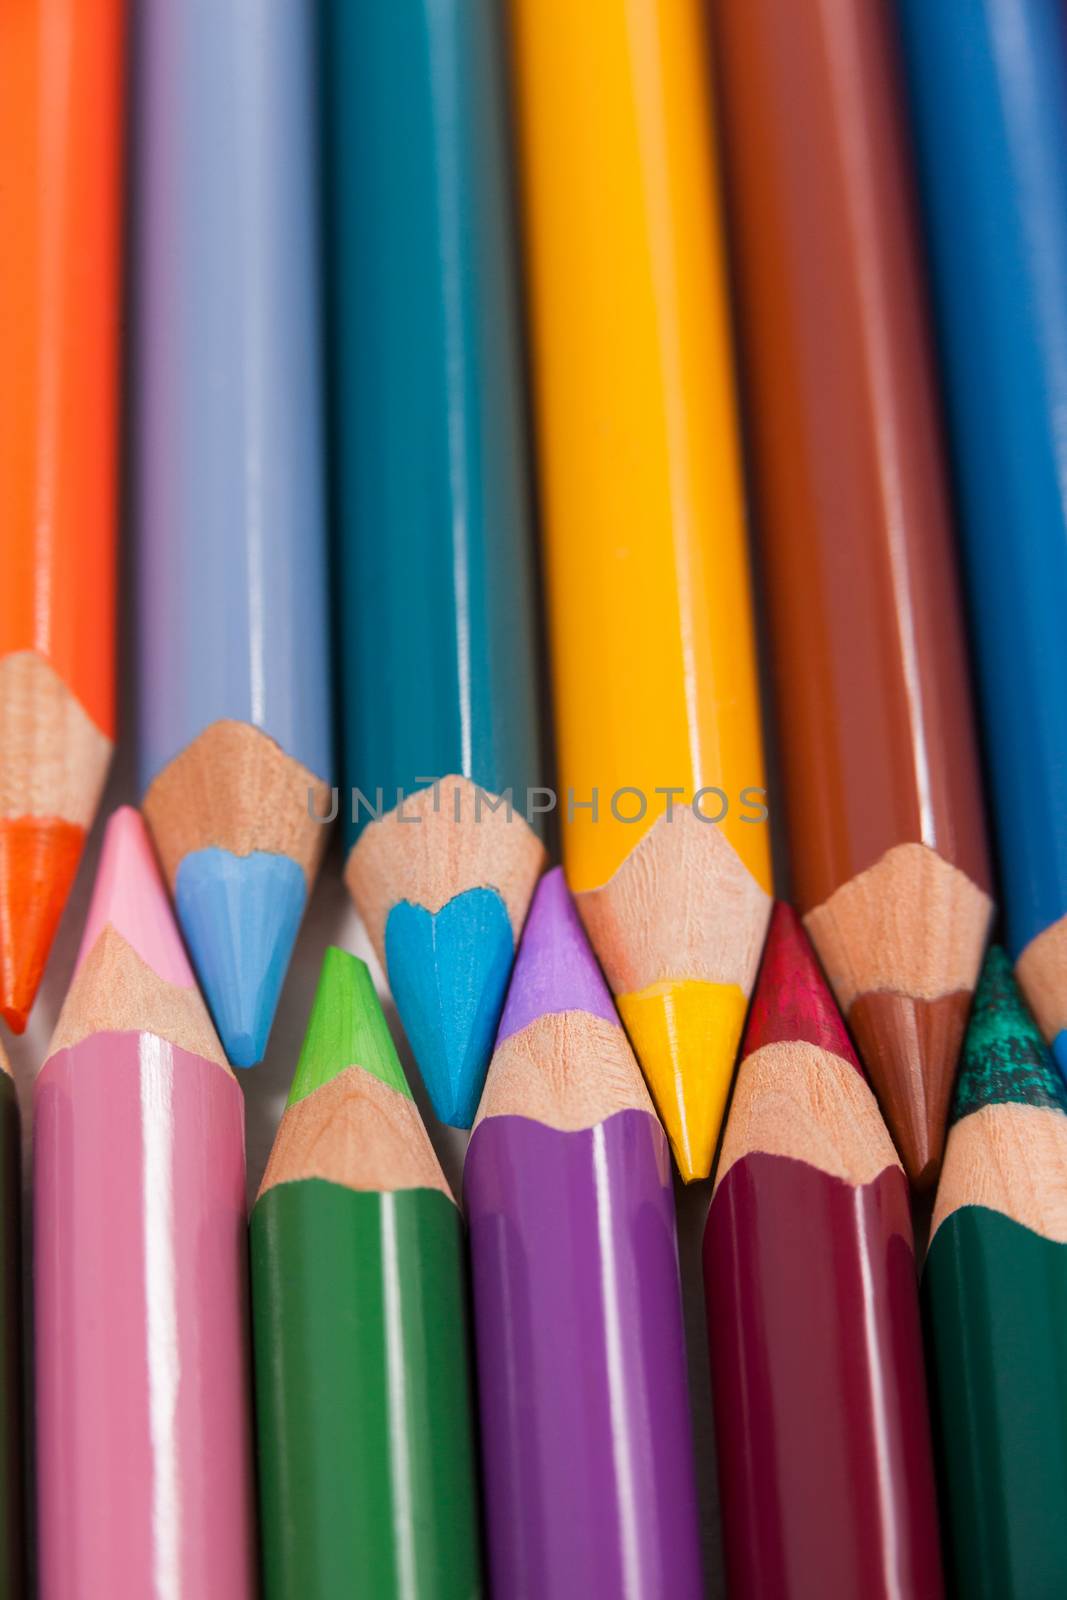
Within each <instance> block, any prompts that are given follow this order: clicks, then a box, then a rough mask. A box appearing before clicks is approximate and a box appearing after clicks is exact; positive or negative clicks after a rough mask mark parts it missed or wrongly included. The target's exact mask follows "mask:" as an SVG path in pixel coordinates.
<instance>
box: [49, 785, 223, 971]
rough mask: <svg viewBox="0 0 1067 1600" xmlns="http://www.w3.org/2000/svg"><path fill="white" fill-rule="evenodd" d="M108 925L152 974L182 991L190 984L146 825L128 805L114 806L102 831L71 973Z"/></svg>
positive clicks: (80, 964)
mask: <svg viewBox="0 0 1067 1600" xmlns="http://www.w3.org/2000/svg"><path fill="white" fill-rule="evenodd" d="M108 925H110V926H111V927H112V928H114V930H115V932H116V933H117V934H119V935H121V937H122V938H123V939H124V940H125V941H126V943H127V944H128V945H129V946H130V948H131V949H132V950H133V951H134V952H135V953H136V954H137V955H138V956H139V957H140V959H141V960H142V961H144V962H145V963H146V964H147V965H148V966H149V967H150V968H151V969H152V971H153V972H154V973H155V974H156V976H157V977H159V978H162V979H163V980H164V981H165V982H167V983H173V984H177V985H178V986H179V987H180V988H183V989H191V988H193V987H194V984H195V979H194V978H193V973H192V968H191V967H190V965H189V961H188V957H187V956H186V954H185V949H184V947H183V945H182V941H181V935H180V934H179V932H178V926H177V923H176V922H175V920H174V912H173V910H172V908H171V903H170V897H169V896H168V894H167V890H166V887H165V885H164V883H163V879H162V876H161V875H160V871H159V867H158V865H157V862H156V857H155V852H154V850H153V849H152V841H151V839H150V838H149V835H148V829H147V828H146V827H145V824H144V819H143V818H142V816H141V813H140V812H139V811H137V810H135V808H134V807H133V806H119V807H118V809H117V810H116V811H113V812H112V814H111V816H110V817H109V818H108V822H107V826H106V827H105V829H104V839H103V844H102V845H101V847H100V860H99V862H98V864H97V868H96V879H95V881H94V883H93V892H92V898H91V899H90V901H89V912H88V915H87V917H86V919H85V927H84V928H83V930H82V938H81V945H80V946H79V949H78V959H77V961H76V963H75V966H74V975H75V976H77V974H78V972H79V971H80V970H81V967H82V965H83V963H84V962H85V960H86V958H87V957H88V955H89V954H90V952H91V951H92V949H93V946H94V945H95V944H96V941H97V940H98V939H99V937H100V935H101V933H102V932H103V931H104V928H105V927H107V926H108Z"/></svg>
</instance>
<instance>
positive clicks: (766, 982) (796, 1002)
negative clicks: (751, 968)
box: [741, 900, 862, 1072]
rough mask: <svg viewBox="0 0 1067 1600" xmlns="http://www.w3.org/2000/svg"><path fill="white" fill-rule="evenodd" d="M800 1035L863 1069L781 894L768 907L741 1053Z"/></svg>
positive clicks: (794, 916) (800, 926)
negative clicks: (762, 949)
mask: <svg viewBox="0 0 1067 1600" xmlns="http://www.w3.org/2000/svg"><path fill="white" fill-rule="evenodd" d="M798 1039H802V1040H805V1041H806V1042H807V1043H808V1044H813V1045H817V1046H818V1047H819V1048H820V1049H821V1050H829V1051H830V1052H831V1053H832V1054H833V1055H835V1056H840V1058H841V1060H842V1061H847V1062H848V1063H849V1064H850V1065H851V1066H853V1067H855V1069H856V1071H857V1072H861V1071H862V1069H861V1067H860V1064H859V1061H858V1060H857V1057H856V1052H855V1050H854V1049H853V1048H852V1041H851V1039H850V1038H849V1036H848V1033H847V1031H846V1028H845V1024H844V1023H843V1022H842V1020H841V1013H840V1011H839V1010H838V1009H837V1002H836V1001H835V1000H834V997H833V995H832V994H831V992H830V986H829V984H828V983H827V981H826V979H825V977H824V976H823V972H822V968H821V967H820V966H819V962H818V959H817V957H816V955H815V951H814V948H813V947H812V943H811V940H810V939H809V938H808V936H807V934H806V933H805V931H804V924H803V923H802V922H801V920H800V918H799V917H798V916H797V914H796V912H795V911H794V910H793V907H792V906H790V905H787V904H786V903H785V902H784V901H781V900H780V901H778V902H777V904H776V905H775V907H774V910H773V911H772V913H771V922H770V928H769V930H768V933H767V943H766V946H765V947H764V951H763V962H762V964H761V966H760V970H759V977H758V978H757V979H756V987H755V990H754V992H753V995H752V1009H751V1011H750V1012H749V1018H748V1026H747V1028H746V1029H745V1038H744V1043H743V1045H742V1047H741V1055H742V1058H744V1057H745V1056H750V1055H753V1054H754V1053H755V1052H756V1051H757V1050H761V1049H762V1048H763V1046H764V1045H771V1044H786V1043H792V1042H793V1041H794V1040H798Z"/></svg>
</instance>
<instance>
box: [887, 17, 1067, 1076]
mask: <svg viewBox="0 0 1067 1600" xmlns="http://www.w3.org/2000/svg"><path fill="white" fill-rule="evenodd" d="M898 12H899V16H900V19H901V23H902V28H903V37H904V46H905V57H906V61H907V68H908V78H909V85H910V92H911V100H912V111H913V118H914V125H915V135H916V143H917V148H918V155H919V168H920V177H921V187H922V192H923V199H924V203H925V211H926V220H927V227H928V232H929V243H930V252H931V258H932V265H933V283H934V291H935V302H936V309H937V313H938V329H939V335H940V341H941V346H942V354H943V358H944V365H945V376H946V385H947V399H948V412H949V423H950V430H951V438H952V444H953V451H954V463H955V469H956V475H957V480H958V489H959V500H960V510H961V532H962V548H963V563H964V568H965V572H966V578H967V585H968V590H969V598H970V606H971V616H972V624H973V632H974V642H975V646H976V650H977V664H978V675H979V687H980V698H981V709H982V717H983V723H984V734H985V745H986V752H987V756H988V762H989V769H990V774H991V778H992V799H993V809H994V822H995V826H996V836H997V842H998V845H999V854H1000V870H1001V877H1002V890H1003V903H1004V911H1005V921H1006V934H1007V941H1008V945H1009V948H1010V952H1011V956H1012V959H1013V960H1014V962H1015V964H1016V972H1017V975H1018V977H1019V980H1020V983H1021V984H1022V987H1023V989H1024V990H1025V992H1026V994H1027V998H1028V999H1029V1001H1030V1004H1031V1007H1032V1009H1033V1010H1034V1013H1035V1015H1036V1016H1037V1019H1038V1021H1039V1022H1040V1024H1041V1028H1042V1031H1043V1033H1044V1035H1045V1038H1046V1039H1047V1040H1048V1041H1049V1042H1050V1044H1051V1045H1052V1048H1053V1053H1054V1054H1055V1056H1056V1059H1057V1061H1058V1062H1059V1065H1060V1067H1061V1069H1063V1070H1067V425H1065V421H1064V419H1065V417H1067V13H1065V11H1064V9H1063V7H1062V5H1061V4H1060V0H952V3H951V4H950V3H947V0H937V3H934V0H901V4H900V5H899V7H898Z"/></svg>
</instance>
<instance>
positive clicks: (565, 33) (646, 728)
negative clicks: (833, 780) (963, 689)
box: [512, 0, 771, 1179]
mask: <svg viewBox="0 0 1067 1600" xmlns="http://www.w3.org/2000/svg"><path fill="white" fill-rule="evenodd" d="M512 11H513V19H514V24H515V27H514V34H515V55H516V61H517V85H516V91H517V98H518V108H519V109H518V122H519V144H520V150H521V156H522V168H523V172H524V176H525V209H526V218H525V220H526V231H527V240H528V255H529V278H530V291H531V315H532V345H533V367H534V377H535V392H536V398H537V401H538V406H537V421H538V424H539V434H540V445H541V476H542V498H543V503H544V517H545V536H546V559H547V579H548V610H549V633H550V644H551V654H552V668H553V679H554V685H555V705H556V724H557V739H558V747H559V766H560V787H561V790H562V791H563V793H562V795H561V811H562V814H563V817H564V833H563V850H564V865H565V867H566V872H567V881H568V883H569V884H570V887H571V888H572V890H574V892H575V894H576V896H577V902H578V909H579V911H580V913H581V916H582V920H583V922H584V923H585V926H586V929H587V930H588V933H589V936H590V938H591V939H592V942H593V945H594V948H595V949H596V952H597V955H598V956H599V958H600V962H601V964H602V966H603V967H604V970H605V973H606V975H607V978H608V982H609V984H610V985H611V988H612V989H613V990H614V993H615V998H616V1002H617V1004H618V1007H619V1011H620V1013H621V1016H622V1020H623V1022H624V1024H625V1025H626V1029H627V1031H628V1033H629V1035H630V1038H631V1040H632V1041H633V1045H634V1049H635V1050H636V1052H637V1056H638V1059H639V1061H640V1062H641V1065H642V1067H643V1069H644V1072H645V1076H646V1078H647V1080H648V1083H649V1087H650V1089H651V1091H652V1095H653V1098H654V1099H655V1102H656V1105H657V1107H658V1110H659V1113H660V1116H661V1117H662V1118H663V1122H664V1126H665V1127H666V1130H667V1133H668V1135H669V1136H670V1140H671V1144H672V1146H673V1149H674V1155H675V1159H676V1161H677V1163H678V1167H679V1170H680V1171H681V1173H682V1176H683V1177H684V1178H686V1179H690V1178H698V1177H703V1176H706V1174H707V1173H708V1171H709V1170H710V1167H711V1158H712V1152H713V1150H714V1148H715V1143H716V1138H717V1136H718V1129H719V1124H720V1122H721V1119H722V1112H723V1107H724V1105H725V1101H726V1095H727V1091H728V1089H729V1084H730V1079H731V1076H732V1073H733V1066H734V1059H735V1056H736V1052H737V1044H738V1040H739V1038H740V1035H741V1026H742V1023H743V1021H744V1014H745V1008H746V1005H747V1002H748V996H749V993H750V991H751V987H752V981H753V978H754V977H755V972H756V967H757V964H758V962H759V953H760V949H761V946H762V943H763V935H764V932H765V929H766V923H767V917H768V915H769V912H770V888H771V879H770V848H769V841H768V830H767V828H766V826H765V825H764V824H763V822H761V821H760V820H759V818H760V817H761V816H762V817H764V818H765V816H766V811H765V808H764V805H763V800H764V795H763V782H764V778H763V755H762V746H761V735H760V720H759V706H758V699H757V686H756V668H755V656H754V645H753V630H752V618H751V607H750V598H749V580H748V570H747V558H746V551H745V531H744V506H743V501H742V485H741V475H740V466H739V451H738V439H737V418H736V412H735V404H734V396H733V389H732V371H731V352H730V339H729V327H728V319H727V307H726V294H725V287H724V267H723V260H722V241H721V237H720V230H719V222H718V219H717V215H716V195H715V173H714V150H713V143H712V126H711V122H712V107H711V102H710V98H709V94H708V85H707V84H706V82H705V76H706V75H705V71H704V61H705V49H704V40H703V32H702V7H701V5H700V0H637V3H636V4H630V5H625V6H623V5H619V4H618V3H617V0H584V3H583V4H582V5H575V4H573V3H572V0H514V3H513V6H512ZM668 790H670V791H671V792H670V793H668V792H667V791H668ZM633 791H636V793H635V792H633ZM594 799H595V802H596V814H594V811H593V809H591V807H592V805H593V802H594ZM717 818H718V819H719V821H718V822H716V819H717Z"/></svg>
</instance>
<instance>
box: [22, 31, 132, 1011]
mask: <svg viewBox="0 0 1067 1600" xmlns="http://www.w3.org/2000/svg"><path fill="white" fill-rule="evenodd" d="M124 44H125V6H124V4H123V0H95V3H93V4H86V3H85V0H35V3H33V4H30V3H25V4H22V3H18V4H5V5H2V6H0V239H2V240H3V244H2V246H0V350H2V351H3V356H2V358H0V1014H2V1015H3V1016H4V1018H5V1019H6V1020H7V1022H8V1023H9V1024H10V1026H11V1027H12V1028H13V1029H14V1030H15V1032H16V1033H21V1032H22V1030H23V1028H24V1027H25V1025H26V1019H27V1016H28V1015H29V1011H30V1007H31V1006H32V1004H33V999H34V995H35V994H36V991H37V985H38V982H39V981H40V977H41V972H42V970H43V968H44V964H45V961H46V960H47V958H48V951H49V948H50V946H51V943H52V936H53V934H54V933H55V929H56V924H57V923H58V921H59V918H60V915H61V913H62V910H63V906H64V904H65V903H66V898H67V894H68V891H69V889H70V886H71V882H72V881H73V878H74V874H75V872H76V870H77V866H78V860H79V857H80V855H81V849H82V845H83V843H84V841H85V835H86V832H87V831H88V829H89V827H90V825H91V823H92V820H93V815H94V813H95V811H96V807H97V804H98V801H99V798H100V791H101V789H102V788H103V784H104V778H105V776H106V774H107V768H108V763H109V761H110V758H111V750H112V745H113V742H114V731H115V730H114V719H115V708H114V698H115V696H114V654H115V648H114V633H115V629H114V613H115V597H114V588H115V524H116V476H117V474H116V456H117V450H116V432H117V413H118V323H119V293H120V258H121V251H120V243H121V240H120V232H121V230H120V203H121V178H122V171H121V167H122V121H123V118H122V100H123V69H124Z"/></svg>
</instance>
